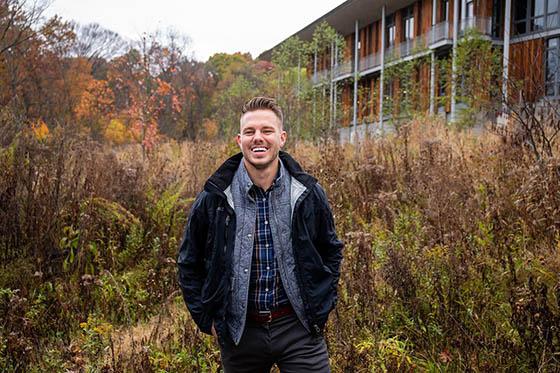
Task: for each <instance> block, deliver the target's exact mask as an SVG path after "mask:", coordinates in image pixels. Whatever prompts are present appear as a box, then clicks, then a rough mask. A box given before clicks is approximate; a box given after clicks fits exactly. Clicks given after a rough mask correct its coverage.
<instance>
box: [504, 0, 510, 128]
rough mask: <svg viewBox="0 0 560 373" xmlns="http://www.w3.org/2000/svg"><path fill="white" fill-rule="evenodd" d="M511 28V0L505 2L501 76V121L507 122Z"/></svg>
mask: <svg viewBox="0 0 560 373" xmlns="http://www.w3.org/2000/svg"><path fill="white" fill-rule="evenodd" d="M510 27H511V0H506V11H505V16H504V60H503V76H502V92H503V93H502V95H503V109H502V111H503V112H502V119H503V120H504V122H507V116H508V79H509V44H510Z"/></svg>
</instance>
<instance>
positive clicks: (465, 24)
mask: <svg viewBox="0 0 560 373" xmlns="http://www.w3.org/2000/svg"><path fill="white" fill-rule="evenodd" d="M471 29H474V30H477V31H478V32H480V33H481V34H482V35H487V36H491V35H492V18H491V17H470V18H464V19H462V20H461V21H460V22H459V36H463V35H464V34H465V32H466V31H467V30H471Z"/></svg>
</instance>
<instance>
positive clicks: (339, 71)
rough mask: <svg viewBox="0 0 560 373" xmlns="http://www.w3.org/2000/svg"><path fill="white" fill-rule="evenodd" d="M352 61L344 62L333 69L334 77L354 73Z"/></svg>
mask: <svg viewBox="0 0 560 373" xmlns="http://www.w3.org/2000/svg"><path fill="white" fill-rule="evenodd" d="M353 66H354V61H352V60H350V61H345V62H342V63H339V64H338V65H336V66H335V67H334V77H335V78H338V77H340V76H343V75H347V74H351V73H352V72H353V71H354V68H353Z"/></svg>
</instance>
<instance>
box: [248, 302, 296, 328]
mask: <svg viewBox="0 0 560 373" xmlns="http://www.w3.org/2000/svg"><path fill="white" fill-rule="evenodd" d="M292 313H294V309H293V308H292V306H291V305H290V304H288V305H286V306H283V307H279V308H277V309H275V310H272V311H250V312H248V313H247V320H249V321H254V322H257V323H260V324H265V323H269V322H272V321H273V320H276V319H277V318H279V317H282V316H286V315H291V314H292Z"/></svg>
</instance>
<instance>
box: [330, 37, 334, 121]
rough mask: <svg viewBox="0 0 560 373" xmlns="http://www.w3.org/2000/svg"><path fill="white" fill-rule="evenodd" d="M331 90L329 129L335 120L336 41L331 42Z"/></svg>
mask: <svg viewBox="0 0 560 373" xmlns="http://www.w3.org/2000/svg"><path fill="white" fill-rule="evenodd" d="M330 77H331V79H330V88H329V129H331V130H332V128H333V126H334V120H333V83H334V41H331V71H330Z"/></svg>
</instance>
